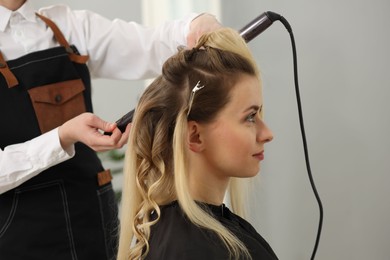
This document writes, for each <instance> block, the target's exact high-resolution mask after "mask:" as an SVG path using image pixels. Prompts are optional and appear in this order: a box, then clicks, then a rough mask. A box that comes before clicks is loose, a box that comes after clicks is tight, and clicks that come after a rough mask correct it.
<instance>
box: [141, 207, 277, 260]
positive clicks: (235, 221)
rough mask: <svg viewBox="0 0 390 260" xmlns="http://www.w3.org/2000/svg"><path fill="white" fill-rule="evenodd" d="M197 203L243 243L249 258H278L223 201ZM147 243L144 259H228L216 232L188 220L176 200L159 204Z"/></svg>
mask: <svg viewBox="0 0 390 260" xmlns="http://www.w3.org/2000/svg"><path fill="white" fill-rule="evenodd" d="M201 205H202V207H203V208H204V209H205V210H207V211H208V212H210V213H211V214H213V215H214V216H215V218H216V219H217V220H219V221H220V222H221V223H222V224H223V225H224V226H225V227H227V228H228V229H229V230H230V231H231V232H232V233H234V234H235V235H236V236H237V237H238V238H239V239H240V240H241V241H242V242H243V243H244V244H245V245H246V247H247V248H248V250H249V252H250V254H251V256H252V259H254V260H255V259H257V260H276V259H278V258H277V256H276V255H275V253H274V252H273V250H272V248H271V247H270V246H269V245H268V243H267V242H266V241H265V240H264V238H263V237H262V236H261V235H260V234H259V233H257V232H256V230H255V229H254V228H253V226H252V225H251V224H249V223H248V222H247V221H246V220H244V219H242V218H241V217H239V216H237V215H236V214H234V213H232V212H231V211H230V210H229V209H228V208H227V207H226V206H225V205H221V206H213V205H208V204H201ZM155 217H156V214H155V213H154V214H152V218H155ZM149 243H150V251H149V253H148V255H147V257H146V259H148V260H157V259H159V260H164V259H181V260H195V259H196V260H199V259H221V260H222V259H223V260H226V259H229V253H228V250H227V248H226V247H225V246H224V245H223V243H222V242H221V240H220V239H219V238H218V237H217V235H216V234H215V233H214V232H211V231H208V230H205V229H201V228H199V227H197V226H195V225H194V224H192V223H191V222H190V221H189V220H188V219H187V217H186V216H185V214H184V213H183V211H182V210H181V208H180V206H179V204H178V203H177V202H173V203H171V204H169V205H166V206H162V207H161V218H160V220H159V221H158V222H157V224H155V225H153V226H152V228H151V236H150V239H149ZM242 259H244V258H242Z"/></svg>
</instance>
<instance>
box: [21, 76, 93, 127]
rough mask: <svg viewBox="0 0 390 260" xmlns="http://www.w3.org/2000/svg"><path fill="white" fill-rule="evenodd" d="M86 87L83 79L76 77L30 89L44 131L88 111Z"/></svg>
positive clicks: (36, 113) (39, 122)
mask: <svg viewBox="0 0 390 260" xmlns="http://www.w3.org/2000/svg"><path fill="white" fill-rule="evenodd" d="M84 89H85V87H84V84H83V82H82V80H81V79H75V80H68V81H63V82H58V83H54V84H49V85H44V86H39V87H35V88H32V89H30V90H28V93H29V95H30V98H31V102H32V105H33V107H34V110H35V115H36V117H37V120H38V124H39V128H40V129H41V132H42V133H46V132H48V131H50V130H52V129H54V128H56V127H58V126H60V125H62V124H63V123H64V122H66V121H68V120H69V119H71V118H73V117H75V116H78V115H79V114H81V113H83V112H85V111H86V107H85V101H84V97H83V91H84Z"/></svg>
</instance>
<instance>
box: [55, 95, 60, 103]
mask: <svg viewBox="0 0 390 260" xmlns="http://www.w3.org/2000/svg"><path fill="white" fill-rule="evenodd" d="M54 101H55V102H56V103H57V104H58V103H60V102H61V101H62V96H61V94H57V95H56V96H55V97H54Z"/></svg>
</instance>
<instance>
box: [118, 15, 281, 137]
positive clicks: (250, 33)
mask: <svg viewBox="0 0 390 260" xmlns="http://www.w3.org/2000/svg"><path fill="white" fill-rule="evenodd" d="M280 18H281V16H280V15H279V14H277V13H273V12H270V11H268V12H264V13H262V14H261V15H259V16H258V17H256V18H255V19H253V20H252V21H251V22H250V23H248V24H247V25H245V26H244V27H243V28H242V29H241V30H239V33H240V35H241V36H242V38H244V40H245V41H246V42H250V41H251V40H252V39H253V38H255V37H256V36H258V35H259V34H260V33H262V32H264V31H265V30H266V29H267V28H268V27H270V26H271V24H272V23H273V22H274V21H276V20H279V19H280ZM133 116H134V109H133V110H131V111H130V112H128V113H127V114H125V115H124V116H123V117H121V118H120V119H119V120H117V121H116V124H117V127H118V128H119V130H121V131H122V133H123V132H124V131H125V130H126V126H127V125H128V124H129V123H131V122H132V121H133Z"/></svg>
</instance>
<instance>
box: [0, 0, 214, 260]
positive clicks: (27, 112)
mask: <svg viewBox="0 0 390 260" xmlns="http://www.w3.org/2000/svg"><path fill="white" fill-rule="evenodd" d="M218 27H220V24H219V23H218V21H217V20H216V19H215V18H214V16H212V15H208V14H202V15H196V14H192V15H188V16H187V17H185V18H183V19H181V20H175V21H170V22H167V23H164V24H162V25H161V26H158V27H156V28H145V27H143V26H141V25H139V24H137V23H134V22H126V21H122V20H119V19H115V20H113V21H110V20H108V19H106V18H104V17H102V16H100V15H99V14H96V13H93V12H90V11H73V10H71V9H70V8H69V7H67V6H65V5H55V6H50V7H46V8H41V9H39V10H38V9H35V8H34V7H33V3H32V2H30V1H26V0H0V109H1V111H2V112H1V114H0V115H1V116H0V120H1V126H2V127H1V128H0V258H1V259H12V260H18V259H56V260H61V259H79V260H82V259H87V260H89V259H94V260H100V259H113V258H114V257H115V249H116V246H117V235H116V233H117V225H118V217H117V203H116V201H115V199H114V193H113V190H112V185H111V175H110V171H109V170H108V169H104V168H103V167H102V164H101V162H100V160H99V159H98V157H97V156H96V152H95V151H102V150H109V149H115V148H119V147H122V146H123V144H124V143H125V141H126V139H127V136H128V133H129V127H127V129H126V131H125V132H124V133H121V131H119V129H118V128H117V127H116V125H115V124H114V123H109V122H106V121H104V120H102V119H100V118H99V117H97V116H96V115H94V114H93V110H92V102H91V80H90V75H91V76H92V77H95V78H99V77H100V78H113V79H124V80H133V79H141V78H146V77H150V76H154V75H156V74H157V73H159V72H160V70H161V66H162V63H163V62H164V61H165V60H166V58H167V57H169V56H171V55H172V54H174V53H176V51H177V47H178V46H179V45H187V46H189V47H191V46H193V45H194V43H195V41H196V40H197V38H198V37H199V36H200V35H201V34H202V33H203V32H206V31H210V30H213V29H215V28H218ZM103 131H106V132H111V133H112V134H111V135H110V136H107V135H102V132H103Z"/></svg>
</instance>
